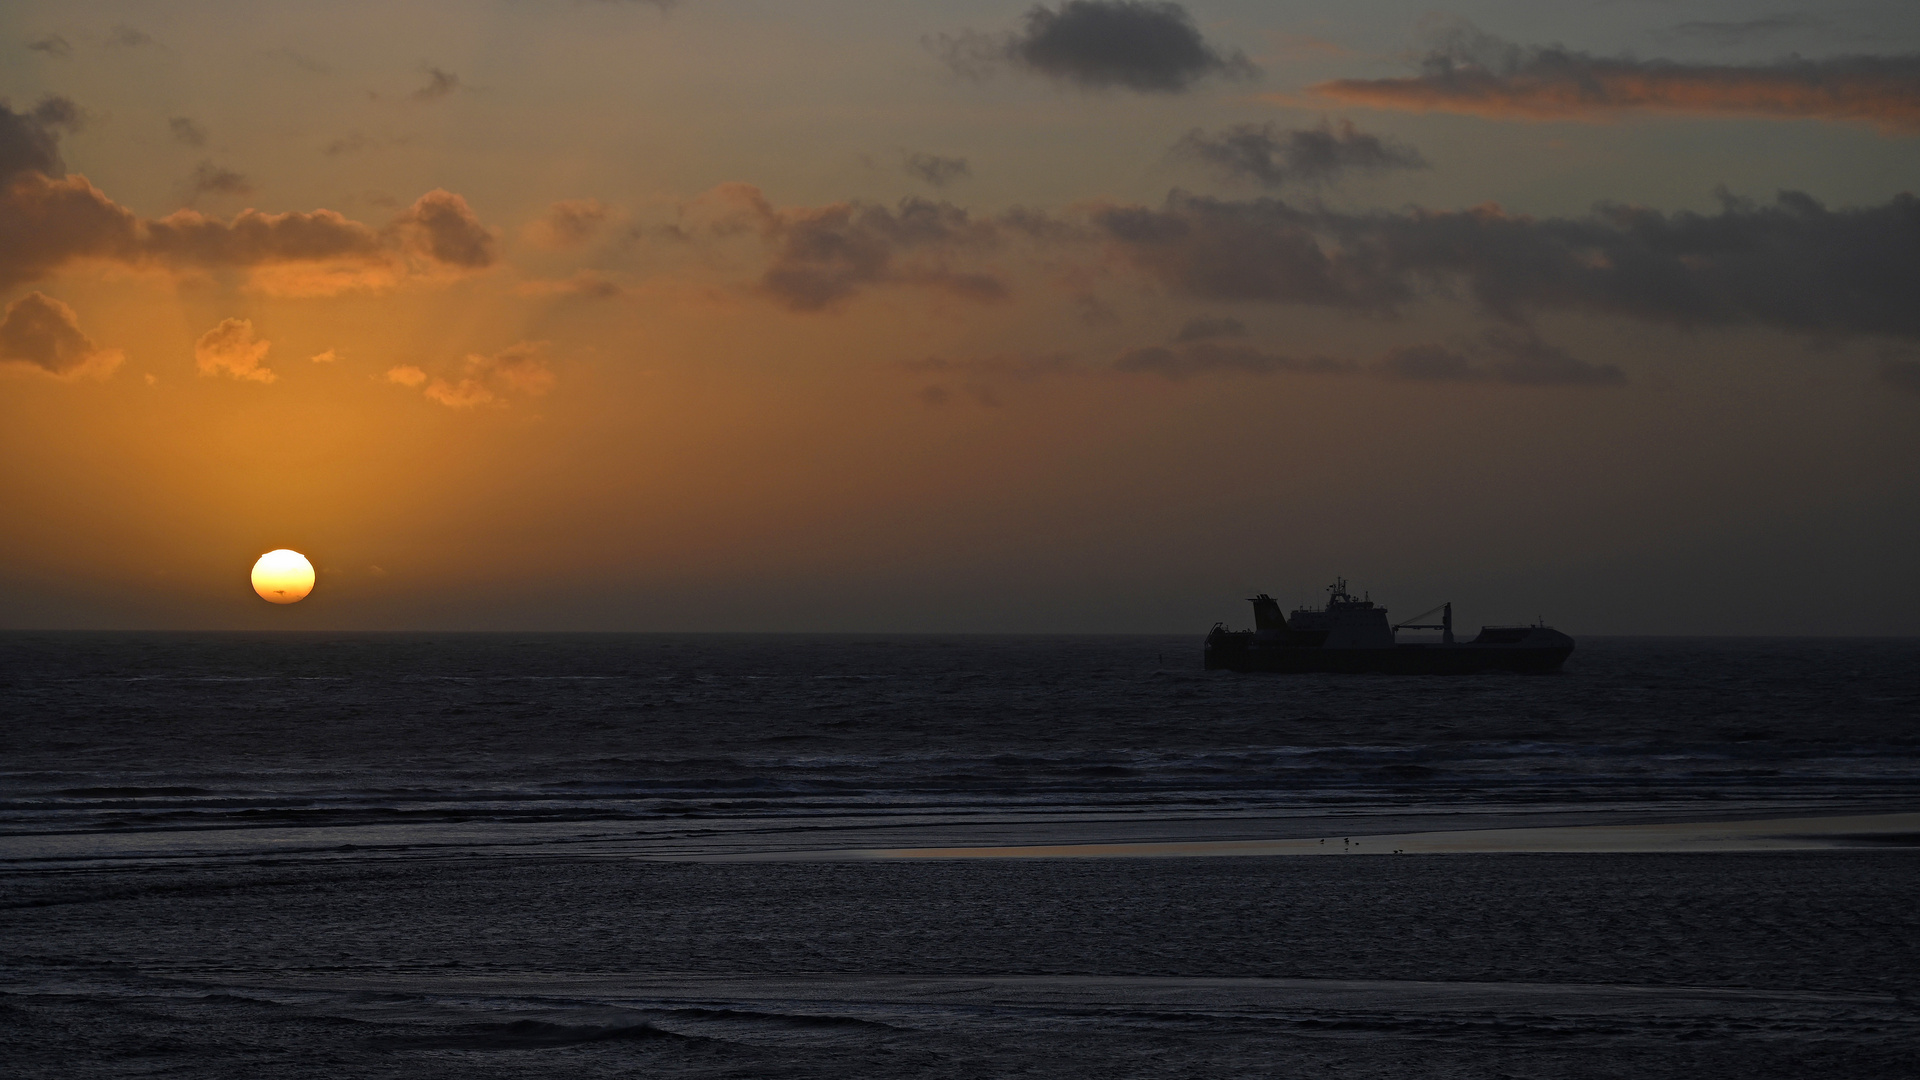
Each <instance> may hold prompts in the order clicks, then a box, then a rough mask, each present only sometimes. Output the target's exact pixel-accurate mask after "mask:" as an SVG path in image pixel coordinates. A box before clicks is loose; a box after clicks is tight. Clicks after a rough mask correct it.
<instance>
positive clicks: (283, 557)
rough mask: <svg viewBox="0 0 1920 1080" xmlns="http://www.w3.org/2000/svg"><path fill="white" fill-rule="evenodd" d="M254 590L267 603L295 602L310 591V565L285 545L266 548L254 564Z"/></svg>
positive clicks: (300, 555)
mask: <svg viewBox="0 0 1920 1080" xmlns="http://www.w3.org/2000/svg"><path fill="white" fill-rule="evenodd" d="M253 591H254V592H257V593H259V594H260V598H261V599H262V600H266V601H268V602H270V603H274V604H293V603H298V602H299V601H301V600H303V599H305V598H306V595H307V594H308V593H310V592H312V591H313V564H312V563H310V562H308V561H307V557H306V556H305V555H302V554H300V553H299V552H297V551H291V550H288V549H287V548H276V549H274V550H273V551H269V552H267V553H266V554H265V555H262V556H260V560H259V561H258V562H256V563H254V564H253Z"/></svg>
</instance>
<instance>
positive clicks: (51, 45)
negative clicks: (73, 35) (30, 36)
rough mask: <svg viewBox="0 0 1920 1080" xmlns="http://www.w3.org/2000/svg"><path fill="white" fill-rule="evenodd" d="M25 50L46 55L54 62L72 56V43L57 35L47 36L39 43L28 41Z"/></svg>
mask: <svg viewBox="0 0 1920 1080" xmlns="http://www.w3.org/2000/svg"><path fill="white" fill-rule="evenodd" d="M27 48H29V49H32V50H33V51H34V52H43V53H46V54H47V55H48V56H51V57H53V58H54V59H56V60H66V59H68V58H70V57H71V56H73V43H72V42H70V41H68V40H67V39H66V38H63V37H61V36H60V35H59V34H48V35H47V36H46V37H43V38H41V39H40V40H39V41H29V42H27Z"/></svg>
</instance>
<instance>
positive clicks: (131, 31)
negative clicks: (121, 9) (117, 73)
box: [107, 23, 153, 49]
mask: <svg viewBox="0 0 1920 1080" xmlns="http://www.w3.org/2000/svg"><path fill="white" fill-rule="evenodd" d="M107 44H109V45H113V46H117V47H119V48H123V49H137V48H139V47H140V46H142V45H151V44H153V38H152V37H151V36H149V35H148V34H147V33H146V31H144V30H137V29H135V28H133V27H131V26H127V25H126V24H124V23H122V24H120V25H118V26H115V27H114V28H113V29H112V30H109V31H108V32H107Z"/></svg>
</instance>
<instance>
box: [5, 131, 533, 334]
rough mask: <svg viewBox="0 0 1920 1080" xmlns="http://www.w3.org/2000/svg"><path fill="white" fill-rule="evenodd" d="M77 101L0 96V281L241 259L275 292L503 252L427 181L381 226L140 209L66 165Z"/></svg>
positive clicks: (325, 214)
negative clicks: (64, 134)
mask: <svg viewBox="0 0 1920 1080" xmlns="http://www.w3.org/2000/svg"><path fill="white" fill-rule="evenodd" d="M79 120H80V111H79V109H78V108H77V107H75V106H74V104H73V103H72V102H71V101H68V100H66V99H65V98H53V97H49V98H46V99H43V100H42V101H41V102H40V103H39V104H38V105H37V106H35V108H34V109H33V110H32V111H31V112H28V113H15V112H13V111H12V110H11V109H8V108H5V107H4V106H0V288H6V287H10V286H13V285H17V284H20V283H23V282H27V281H33V280H36V279H38V278H41V277H44V276H46V275H47V274H50V273H52V272H54V271H55V270H58V269H60V268H61V267H63V266H66V265H68V264H70V263H74V262H80V261H85V260H95V261H102V262H112V263H119V264H122V265H127V266H135V267H148V268H156V269H165V270H175V271H186V272H191V271H206V270H218V269H229V268H232V269H245V270H248V271H249V273H250V275H251V284H252V285H253V286H254V287H256V288H259V289H262V290H263V291H266V292H269V293H273V294H276V295H290V296H313V295H329V294H333V293H338V292H341V291H345V290H349V289H379V288H389V287H391V286H393V285H395V284H397V283H399V282H400V281H401V280H403V279H405V278H406V277H408V276H409V275H427V276H430V277H445V276H447V275H448V274H459V273H467V272H472V271H475V270H481V269H485V268H486V267H488V266H490V265H492V264H493V263H494V261H495V260H496V254H495V242H494V238H493V234H492V232H491V231H490V230H488V229H487V228H486V227H485V226H484V225H482V224H481V223H480V221H479V219H478V218H477V217H476V216H475V215H474V213H473V211H472V210H471V209H470V208H469V207H468V206H467V204H466V201H465V200H464V199H462V198H461V197H460V196H458V195H455V194H453V193H452V192H449V191H444V190H436V191H430V192H428V193H427V194H425V195H423V196H421V197H420V199H419V200H418V201H416V202H415V203H414V204H413V206H411V207H409V208H407V209H406V210H404V211H402V212H401V213H400V214H398V215H397V216H396V217H395V218H394V219H393V220H392V221H390V222H389V223H388V224H387V225H386V226H384V227H383V228H379V229H375V228H373V227H370V226H368V225H365V224H362V223H360V222H357V221H353V220H351V219H349V218H347V217H345V216H344V215H342V214H340V213H339V212H337V211H333V210H313V211H307V212H287V213H280V214H268V213H262V212H261V211H258V210H251V209H249V210H244V211H242V212H240V213H239V214H237V215H235V216H234V217H233V218H232V219H230V220H226V221H222V220H220V219H219V218H214V217H210V216H208V215H205V214H202V213H200V212H199V211H197V210H190V209H189V210H180V211H177V212H175V213H173V214H170V215H168V216H166V217H164V218H159V219H144V218H141V217H139V216H138V215H136V214H134V213H133V212H132V211H131V210H128V209H127V208H126V207H124V206H121V205H119V204H118V203H116V202H114V201H113V200H112V199H110V198H108V197H107V196H106V194H105V193H103V192H101V191H100V190H99V189H98V188H96V187H94V186H93V185H92V184H90V183H88V182H87V179H86V178H85V177H83V176H66V177H64V178H58V179H56V178H55V176H54V175H53V174H57V173H59V172H61V171H62V166H61V163H60V158H59V146H58V132H57V130H56V129H58V128H65V129H68V130H71V129H73V128H74V127H75V126H77V125H78V123H79ZM196 179H199V180H204V181H206V182H208V183H210V184H212V185H214V188H213V189H214V190H229V191H231V190H234V189H235V185H236V184H238V185H242V186H243V185H244V183H245V181H244V179H241V178H238V177H237V175H236V174H230V173H227V172H226V171H225V170H217V169H214V168H213V167H212V166H211V165H208V166H206V168H205V169H204V170H203V171H202V172H201V173H199V174H196Z"/></svg>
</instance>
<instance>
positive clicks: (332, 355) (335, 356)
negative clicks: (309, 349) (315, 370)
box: [307, 349, 340, 364]
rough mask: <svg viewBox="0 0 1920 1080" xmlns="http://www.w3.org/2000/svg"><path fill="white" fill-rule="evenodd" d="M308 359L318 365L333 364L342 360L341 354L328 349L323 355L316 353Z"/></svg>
mask: <svg viewBox="0 0 1920 1080" xmlns="http://www.w3.org/2000/svg"><path fill="white" fill-rule="evenodd" d="M307 359H308V360H311V361H313V362H314V363H316V364H331V363H333V362H335V361H336V360H339V359H340V354H339V353H336V352H334V351H333V350H332V349H328V350H327V351H326V352H323V353H314V354H313V355H312V356H309V357H307Z"/></svg>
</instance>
